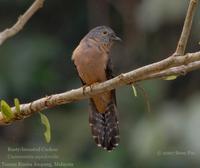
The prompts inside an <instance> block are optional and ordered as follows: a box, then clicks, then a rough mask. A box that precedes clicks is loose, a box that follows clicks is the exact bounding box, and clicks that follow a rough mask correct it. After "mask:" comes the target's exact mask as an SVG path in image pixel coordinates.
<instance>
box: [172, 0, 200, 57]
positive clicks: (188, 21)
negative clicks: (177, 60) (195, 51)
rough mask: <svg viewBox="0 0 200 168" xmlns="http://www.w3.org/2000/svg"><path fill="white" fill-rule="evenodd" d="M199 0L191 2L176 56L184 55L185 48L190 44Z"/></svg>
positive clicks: (191, 0)
mask: <svg viewBox="0 0 200 168" xmlns="http://www.w3.org/2000/svg"><path fill="white" fill-rule="evenodd" d="M198 1H199V0H190V3H189V7H188V11H187V15H186V18H185V22H184V25H183V30H182V33H181V36H180V39H179V42H178V45H177V48H176V52H175V54H174V55H184V53H185V48H186V45H187V42H188V38H189V35H190V31H191V28H192V22H193V18H194V14H195V12H196V8H197V4H198Z"/></svg>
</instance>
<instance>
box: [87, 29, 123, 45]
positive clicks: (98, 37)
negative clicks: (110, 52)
mask: <svg viewBox="0 0 200 168" xmlns="http://www.w3.org/2000/svg"><path fill="white" fill-rule="evenodd" d="M85 37H86V38H91V39H94V40H95V41H98V42H101V43H103V44H110V43H113V42H114V41H121V39H120V38H119V37H117V36H116V34H115V32H114V31H113V30H112V29H111V28H110V27H107V26H98V27H95V28H93V29H92V30H90V32H89V33H88V34H87V35H86V36H85Z"/></svg>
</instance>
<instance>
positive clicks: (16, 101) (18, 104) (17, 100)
mask: <svg viewBox="0 0 200 168" xmlns="http://www.w3.org/2000/svg"><path fill="white" fill-rule="evenodd" d="M14 104H15V108H16V111H17V113H20V102H19V99H18V98H15V99H14Z"/></svg>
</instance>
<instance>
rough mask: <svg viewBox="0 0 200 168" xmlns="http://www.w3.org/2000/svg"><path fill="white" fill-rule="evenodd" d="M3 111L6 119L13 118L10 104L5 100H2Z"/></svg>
mask: <svg viewBox="0 0 200 168" xmlns="http://www.w3.org/2000/svg"><path fill="white" fill-rule="evenodd" d="M1 111H2V114H3V117H4V118H5V119H6V120H11V119H12V118H13V117H14V114H13V112H12V110H11V108H10V106H9V105H8V104H7V103H6V102H5V101H4V100H1Z"/></svg>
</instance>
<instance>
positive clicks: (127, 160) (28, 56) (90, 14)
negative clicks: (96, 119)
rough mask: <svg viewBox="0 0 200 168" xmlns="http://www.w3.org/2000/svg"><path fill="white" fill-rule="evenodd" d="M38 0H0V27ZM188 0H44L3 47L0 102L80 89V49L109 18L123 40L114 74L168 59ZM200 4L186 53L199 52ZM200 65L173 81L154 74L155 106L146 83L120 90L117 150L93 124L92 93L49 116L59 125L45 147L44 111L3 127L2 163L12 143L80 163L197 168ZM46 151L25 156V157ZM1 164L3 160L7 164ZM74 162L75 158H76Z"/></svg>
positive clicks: (112, 166)
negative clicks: (106, 145) (99, 139)
mask: <svg viewBox="0 0 200 168" xmlns="http://www.w3.org/2000/svg"><path fill="white" fill-rule="evenodd" d="M32 2H33V1H30V0H29V1H27V0H12V1H8V0H0V21H1V23H0V31H3V30H4V29H5V28H7V27H10V26H12V25H13V24H14V23H15V22H16V20H17V18H18V16H19V15H20V14H22V13H23V12H24V11H25V10H26V9H27V8H28V7H29V6H30V5H31V3H32ZM188 3H189V0H168V1H166V0H57V1H55V0H46V1H45V4H44V7H43V8H42V9H40V10H39V11H38V12H37V13H36V14H35V15H34V16H33V17H32V18H31V19H30V21H29V22H28V24H27V25H26V26H25V27H24V29H23V30H22V31H21V32H20V33H18V34H17V35H16V36H15V37H13V38H11V39H9V40H8V41H6V42H5V43H4V44H3V45H2V46H0V99H4V100H6V101H7V102H8V103H9V104H10V105H13V99H14V98H15V97H17V98H19V99H20V102H21V103H27V102H30V101H33V100H35V99H38V98H40V97H43V96H45V95H50V94H54V93H60V92H64V91H67V90H71V89H73V88H78V87H80V86H81V83H80V81H79V78H78V77H77V75H76V71H75V68H74V66H73V63H72V61H71V55H72V51H73V49H74V48H75V47H76V46H77V45H78V43H79V41H80V40H81V38H82V37H83V36H84V35H85V34H86V33H87V32H88V31H89V30H90V29H91V28H93V27H95V26H98V25H108V26H110V27H112V28H113V30H114V31H115V32H116V34H117V35H118V36H119V37H121V38H122V39H123V42H122V43H121V44H116V45H115V46H114V47H113V50H112V53H111V56H112V59H113V64H114V71H115V74H116V75H117V74H120V73H124V72H128V71H130V70H133V69H135V68H138V67H141V66H143V65H146V64H149V63H152V62H155V61H159V60H162V59H164V58H166V57H167V56H169V55H170V54H172V53H173V52H174V51H175V48H176V44H177V41H178V39H179V36H180V33H181V30H182V25H183V22H184V17H185V14H186V9H187V6H188ZM199 9H200V8H198V10H197V14H196V16H195V21H194V25H193V28H192V32H191V36H190V39H189V44H188V47H187V52H195V51H198V50H199V48H200V46H199V44H198V43H199V41H200V34H199V29H200V21H199V20H200V12H199V11H200V10H199ZM199 84H200V77H199V71H195V72H192V73H190V74H188V75H186V76H183V77H179V78H178V79H176V80H174V81H164V80H152V81H147V82H142V83H141V85H142V86H143V87H144V88H145V90H146V92H147V93H148V97H149V100H150V104H151V112H147V107H146V103H145V100H144V98H143V96H142V94H141V92H140V91H139V90H138V94H139V96H138V97H134V95H133V92H132V88H131V87H130V86H125V87H122V88H119V89H117V100H118V111H119V113H120V134H121V142H120V146H119V147H118V148H117V149H116V150H114V151H113V152H111V153H108V152H106V151H103V150H101V149H99V148H97V147H96V145H95V143H94V142H93V139H92V136H91V133H90V127H89V124H88V105H87V100H84V101H79V102H74V103H71V104H66V105H62V106H59V107H56V108H53V109H51V110H46V111H45V112H44V113H45V114H46V115H47V116H48V118H49V120H50V123H51V128H52V140H51V143H50V144H46V143H45V140H44V137H43V132H44V128H43V125H42V124H41V122H40V116H39V115H38V114H35V115H33V116H32V117H30V118H27V119H25V120H24V121H20V122H16V123H14V124H12V125H10V126H6V127H0V161H7V162H8V163H9V162H16V161H23V162H30V161H29V160H27V159H25V160H24V159H9V158H8V154H12V155H17V156H19V155H24V152H19V153H16V152H13V153H11V152H9V151H8V147H12V148H16V147H22V146H23V147H24V148H28V149H29V148H34V147H46V148H49V147H51V148H56V149H58V151H57V152H55V153H54V154H57V155H59V159H57V160H54V159H47V160H37V159H35V161H38V162H54V161H63V162H65V163H73V165H72V166H73V167H80V168H84V167H85V168H88V167H96V168H100V167H108V168H119V167H130V168H131V167H152V168H155V167H163V168H165V167H166V168H168V167H182V168H183V167H195V166H196V167H199V165H200V161H199V157H200V143H199V139H200V130H199V128H200V104H199V101H200V87H199ZM28 154H29V155H39V154H47V155H51V154H52V153H50V152H44V153H37V152H33V153H27V155H28ZM0 165H1V163H0ZM68 166H69V167H70V165H68Z"/></svg>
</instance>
